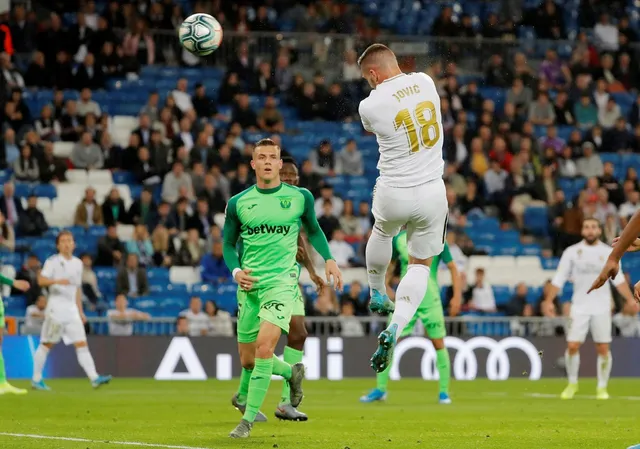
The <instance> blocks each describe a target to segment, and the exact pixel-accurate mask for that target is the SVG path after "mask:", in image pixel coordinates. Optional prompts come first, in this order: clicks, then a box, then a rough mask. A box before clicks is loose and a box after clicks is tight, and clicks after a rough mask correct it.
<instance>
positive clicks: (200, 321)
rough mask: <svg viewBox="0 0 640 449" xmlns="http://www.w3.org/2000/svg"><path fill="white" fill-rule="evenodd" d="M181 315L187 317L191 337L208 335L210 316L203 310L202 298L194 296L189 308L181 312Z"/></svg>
mask: <svg viewBox="0 0 640 449" xmlns="http://www.w3.org/2000/svg"><path fill="white" fill-rule="evenodd" d="M180 316H181V317H184V318H186V319H187V324H188V327H189V336H190V337H199V336H204V335H207V333H208V332H209V316H208V315H207V314H206V313H204V312H203V311H202V300H201V299H200V298H199V297H198V296H192V297H191V301H190V302H189V308H188V309H187V310H183V311H182V312H180Z"/></svg>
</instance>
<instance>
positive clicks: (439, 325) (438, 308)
mask: <svg viewBox="0 0 640 449" xmlns="http://www.w3.org/2000/svg"><path fill="white" fill-rule="evenodd" d="M429 288H430V290H431V287H429ZM437 291H438V293H435V294H434V293H427V295H426V296H425V297H424V299H423V300H422V302H421V303H420V305H419V306H418V310H416V313H415V314H414V315H413V317H412V318H411V320H410V321H409V323H407V326H406V327H405V328H404V330H403V331H402V333H401V334H400V337H398V338H405V337H410V336H411V335H412V334H413V329H414V328H415V326H416V321H418V320H420V321H422V325H423V327H424V330H425V332H426V334H427V337H428V338H430V339H439V338H444V337H445V336H446V335H447V329H446V328H445V325H444V311H443V309H442V302H441V300H440V294H439V293H440V292H439V290H437Z"/></svg>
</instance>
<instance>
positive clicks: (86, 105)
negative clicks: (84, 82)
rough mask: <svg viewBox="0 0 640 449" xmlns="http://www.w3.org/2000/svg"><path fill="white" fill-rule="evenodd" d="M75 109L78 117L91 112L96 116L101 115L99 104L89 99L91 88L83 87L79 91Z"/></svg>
mask: <svg viewBox="0 0 640 449" xmlns="http://www.w3.org/2000/svg"><path fill="white" fill-rule="evenodd" d="M77 111H78V115H79V116H80V117H85V116H86V115H87V114H90V113H91V114H93V115H95V116H96V117H100V116H101V115H102V110H101V109H100V105H99V104H98V103H97V102H95V101H93V100H92V99H91V89H89V88H88V87H85V88H84V89H82V90H81V91H80V100H79V101H78V104H77Z"/></svg>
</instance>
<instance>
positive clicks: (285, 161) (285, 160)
mask: <svg viewBox="0 0 640 449" xmlns="http://www.w3.org/2000/svg"><path fill="white" fill-rule="evenodd" d="M282 163H283V164H293V166H294V167H295V168H298V164H297V163H296V160H295V159H294V158H292V157H291V156H285V157H283V158H282Z"/></svg>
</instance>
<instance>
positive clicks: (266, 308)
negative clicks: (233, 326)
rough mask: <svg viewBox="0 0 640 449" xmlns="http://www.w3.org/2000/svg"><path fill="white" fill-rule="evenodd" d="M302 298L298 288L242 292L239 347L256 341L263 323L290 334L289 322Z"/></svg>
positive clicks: (239, 311) (239, 306)
mask: <svg viewBox="0 0 640 449" xmlns="http://www.w3.org/2000/svg"><path fill="white" fill-rule="evenodd" d="M301 296H302V295H301V294H300V288H299V287H298V284H293V285H287V284H285V285H274V286H272V287H264V288H258V289H254V290H251V291H248V292H247V291H244V290H242V289H238V294H237V297H238V343H253V342H254V341H256V340H257V338H258V332H259V331H260V323H262V321H268V322H269V323H271V324H274V325H275V326H278V327H279V328H280V329H282V331H283V332H284V333H289V322H290V321H291V316H292V314H293V310H294V308H295V304H296V301H298V302H299V301H300V300H299V297H301Z"/></svg>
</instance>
